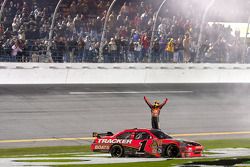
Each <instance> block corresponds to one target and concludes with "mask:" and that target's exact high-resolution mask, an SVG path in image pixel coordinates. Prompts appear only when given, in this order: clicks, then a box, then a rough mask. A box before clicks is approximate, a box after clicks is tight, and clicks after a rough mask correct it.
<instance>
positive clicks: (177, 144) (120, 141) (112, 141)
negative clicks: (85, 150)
mask: <svg viewBox="0 0 250 167" xmlns="http://www.w3.org/2000/svg"><path fill="white" fill-rule="evenodd" d="M93 137H95V139H94V141H93V143H92V144H91V150H92V151H93V152H103V153H110V154H111V156H112V157H125V156H133V157H156V158H159V157H166V158H185V157H200V156H202V151H203V149H204V147H203V146H202V145H201V144H199V143H197V142H193V141H186V140H179V139H174V138H172V137H171V136H169V135H167V134H165V133H164V132H162V131H161V130H158V129H137V128H135V129H126V130H124V131H121V132H118V133H117V134H113V133H112V132H107V133H96V132H93Z"/></svg>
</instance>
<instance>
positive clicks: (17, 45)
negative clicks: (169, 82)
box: [0, 0, 250, 63]
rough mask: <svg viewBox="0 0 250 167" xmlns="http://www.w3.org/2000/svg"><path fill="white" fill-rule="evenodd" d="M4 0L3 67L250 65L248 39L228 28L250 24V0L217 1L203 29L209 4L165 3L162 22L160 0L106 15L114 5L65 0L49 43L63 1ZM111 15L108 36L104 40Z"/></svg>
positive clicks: (127, 1)
mask: <svg viewBox="0 0 250 167" xmlns="http://www.w3.org/2000/svg"><path fill="white" fill-rule="evenodd" d="M5 1H6V2H7V3H6V5H5V6H3V0H2V1H1V2H2V3H1V4H2V6H3V8H2V9H3V13H2V17H1V25H0V61H1V62H54V63H85V62H90V63H96V62H105V63H129V62H130V63H137V62H141V63H190V62H192V63H249V62H250V61H249V57H250V47H247V39H246V38H244V37H245V36H246V37H247V34H246V35H245V34H243V35H242V33H243V32H241V31H240V30H237V29H236V30H235V29H233V28H232V27H230V26H225V25H228V24H222V23H227V22H234V23H245V24H247V23H248V16H250V13H249V10H248V9H249V8H250V0H247V1H243V0H241V1H242V2H240V3H239V1H237V0H228V1H226V0H216V1H215V2H214V4H213V5H212V6H211V8H210V9H209V12H208V15H207V16H206V18H205V22H204V24H202V22H203V21H204V20H202V18H203V14H204V11H205V10H206V8H207V6H208V3H209V1H202V2H201V1H199V0H188V1H183V0H167V1H166V3H165V4H164V6H163V8H162V9H161V11H160V14H159V17H158V18H157V19H156V18H155V16H156V15H155V13H156V11H157V10H158V8H159V6H160V4H161V3H162V2H163V1H162V0H116V3H115V5H114V7H113V8H112V9H111V13H110V14H109V15H108V16H107V11H108V9H109V7H110V5H111V3H112V2H113V1H112V0H62V3H61V4H60V6H59V10H58V12H57V14H56V17H55V23H56V24H55V26H54V28H53V30H52V31H53V36H52V40H51V41H50V40H49V32H50V27H51V23H52V16H53V13H54V10H55V8H56V5H57V3H58V0H50V1H45V0H5ZM106 17H107V19H108V23H107V27H106V28H107V31H106V32H105V38H104V39H102V34H103V30H104V21H105V18H106ZM155 21H156V30H155V31H154V34H155V35H154V36H153V37H151V35H152V31H153V25H154V22H155ZM214 22H220V24H218V23H214ZM202 26H203V31H201V28H202ZM233 31H234V32H233ZM151 39H152V40H151ZM101 40H103V41H101ZM50 42H52V43H51V44H52V45H51V47H50V48H47V47H48V45H49V43H50ZM101 42H103V46H102V47H101V48H100V43H101ZM100 52H101V54H100Z"/></svg>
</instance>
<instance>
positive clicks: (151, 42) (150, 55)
mask: <svg viewBox="0 0 250 167" xmlns="http://www.w3.org/2000/svg"><path fill="white" fill-rule="evenodd" d="M166 1H167V0H164V1H163V2H162V3H161V5H160V7H159V8H158V11H157V13H156V15H155V20H154V25H153V30H152V34H151V39H150V48H149V57H150V62H151V60H152V48H153V42H154V36H155V29H156V23H157V19H158V15H159V13H160V11H161V8H162V6H163V5H164V4H165V2H166Z"/></svg>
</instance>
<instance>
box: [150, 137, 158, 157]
mask: <svg viewBox="0 0 250 167" xmlns="http://www.w3.org/2000/svg"><path fill="white" fill-rule="evenodd" d="M150 147H151V148H152V153H153V154H156V153H157V151H158V143H157V141H156V140H153V143H152V144H151V145H150Z"/></svg>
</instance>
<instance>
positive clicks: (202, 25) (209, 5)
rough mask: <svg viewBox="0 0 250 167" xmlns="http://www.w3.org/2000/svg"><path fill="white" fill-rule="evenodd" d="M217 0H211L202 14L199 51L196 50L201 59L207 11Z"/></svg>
mask: <svg viewBox="0 0 250 167" xmlns="http://www.w3.org/2000/svg"><path fill="white" fill-rule="evenodd" d="M214 2H215V0H211V1H210V2H209V4H208V6H207V7H206V9H205V11H204V13H203V16H202V22H201V25H200V34H199V37H198V44H197V52H196V59H197V58H198V57H199V59H201V57H200V49H199V48H200V46H201V42H202V34H203V33H204V24H205V21H206V19H207V13H208V11H209V10H210V8H211V7H212V6H213V4H214ZM200 61H201V60H200Z"/></svg>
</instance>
